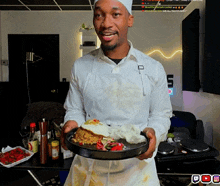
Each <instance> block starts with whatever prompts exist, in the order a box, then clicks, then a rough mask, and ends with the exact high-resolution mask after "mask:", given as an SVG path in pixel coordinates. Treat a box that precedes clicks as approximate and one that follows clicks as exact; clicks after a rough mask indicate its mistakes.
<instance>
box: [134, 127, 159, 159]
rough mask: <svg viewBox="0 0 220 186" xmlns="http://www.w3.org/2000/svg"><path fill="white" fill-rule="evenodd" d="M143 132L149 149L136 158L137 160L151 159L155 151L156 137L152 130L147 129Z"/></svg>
mask: <svg viewBox="0 0 220 186" xmlns="http://www.w3.org/2000/svg"><path fill="white" fill-rule="evenodd" d="M143 132H144V133H145V134H146V136H147V137H148V138H149V148H148V150H147V151H146V152H145V153H143V154H141V155H140V156H138V157H137V158H138V159H139V160H143V159H147V158H151V157H152V156H153V153H154V151H155V149H156V136H155V131H154V129H153V128H148V127H147V128H145V129H144V130H143Z"/></svg>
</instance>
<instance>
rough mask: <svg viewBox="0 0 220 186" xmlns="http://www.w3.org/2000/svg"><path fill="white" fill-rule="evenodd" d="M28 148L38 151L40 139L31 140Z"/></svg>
mask: <svg viewBox="0 0 220 186" xmlns="http://www.w3.org/2000/svg"><path fill="white" fill-rule="evenodd" d="M28 150H30V151H32V152H33V153H36V152H38V140H34V141H29V142H28Z"/></svg>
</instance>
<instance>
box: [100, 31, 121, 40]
mask: <svg viewBox="0 0 220 186" xmlns="http://www.w3.org/2000/svg"><path fill="white" fill-rule="evenodd" d="M99 34H100V35H101V36H102V38H103V39H104V40H106V41H109V40H111V39H112V38H113V36H115V35H116V34H117V32H106V33H105V32H101V31H100V32H99Z"/></svg>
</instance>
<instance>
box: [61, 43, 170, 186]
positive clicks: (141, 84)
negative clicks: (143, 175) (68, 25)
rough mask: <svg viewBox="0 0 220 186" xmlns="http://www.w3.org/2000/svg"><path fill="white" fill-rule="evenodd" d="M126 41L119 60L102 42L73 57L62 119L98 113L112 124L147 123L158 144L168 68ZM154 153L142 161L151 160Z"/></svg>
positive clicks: (165, 118) (166, 119)
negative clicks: (124, 53) (107, 53)
mask: <svg viewBox="0 0 220 186" xmlns="http://www.w3.org/2000/svg"><path fill="white" fill-rule="evenodd" d="M129 45H130V50H129V53H128V55H127V56H126V57H125V58H123V59H122V60H121V61H120V62H119V63H118V65H117V64H115V63H114V62H113V61H112V60H111V59H109V58H108V57H106V56H105V55H104V53H103V51H102V49H101V48H99V49H96V50H94V51H92V52H90V53H89V54H86V55H85V56H83V57H81V58H79V59H78V60H76V61H75V63H74V65H73V68H72V73H71V82H70V89H69V92H68V94H67V98H66V101H65V104H64V108H65V109H66V115H65V118H64V123H66V122H67V121H68V120H75V121H76V122H77V123H78V125H79V126H80V125H81V124H82V123H84V122H85V121H86V120H88V119H93V118H96V119H98V120H100V121H101V122H103V123H106V124H108V125H112V126H114V125H119V126H120V125H126V124H134V125H136V126H137V127H138V128H139V129H140V130H143V129H144V128H146V127H151V128H153V129H154V130H155V135H156V139H157V144H156V147H157V146H158V144H159V143H160V142H161V141H163V140H164V139H165V138H166V135H167V131H168V129H169V127H170V117H172V107H171V103H170V98H169V94H168V85H167V78H166V73H165V71H164V68H163V66H162V65H161V63H159V62H158V61H156V60H154V59H152V58H150V57H149V56H147V55H146V54H144V53H142V52H141V51H139V50H137V49H135V48H133V46H132V43H131V42H130V41H129ZM156 153H157V150H156V151H155V152H154V155H153V157H152V158H149V159H147V160H144V161H145V162H146V163H150V162H151V161H152V160H153V159H154V157H155V155H156ZM77 158H79V157H78V156H76V158H75V159H76V160H75V161H76V162H77ZM84 159H87V158H84ZM87 160H88V159H87ZM87 160H85V161H87ZM96 161H98V160H96ZM73 164H74V161H73ZM80 165H82V163H80ZM91 166H92V165H91ZM109 166H110V164H109ZM148 166H149V165H148ZM154 167H155V166H154ZM73 168H74V167H73ZM130 183H131V182H130ZM128 185H129V184H128Z"/></svg>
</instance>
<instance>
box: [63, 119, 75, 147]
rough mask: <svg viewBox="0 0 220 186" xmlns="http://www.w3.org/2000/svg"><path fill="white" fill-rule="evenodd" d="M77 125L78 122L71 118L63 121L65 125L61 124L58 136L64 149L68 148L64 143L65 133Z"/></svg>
mask: <svg viewBox="0 0 220 186" xmlns="http://www.w3.org/2000/svg"><path fill="white" fill-rule="evenodd" d="M77 127H78V123H77V122H76V121H73V120H70V121H67V122H66V123H65V125H64V126H63V128H62V131H61V138H60V140H61V146H62V147H63V148H64V149H65V150H68V149H67V147H66V144H65V138H66V134H67V133H68V132H70V131H71V130H72V129H74V128H77Z"/></svg>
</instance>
